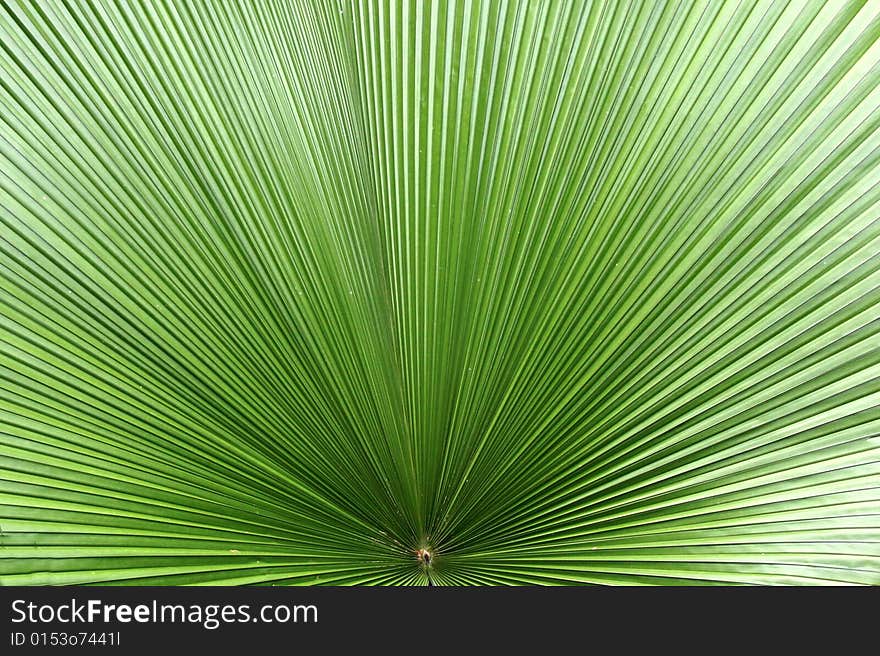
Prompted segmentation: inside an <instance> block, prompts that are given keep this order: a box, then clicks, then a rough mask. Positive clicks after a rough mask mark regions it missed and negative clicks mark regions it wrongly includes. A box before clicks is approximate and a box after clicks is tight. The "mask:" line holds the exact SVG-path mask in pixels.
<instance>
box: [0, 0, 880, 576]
mask: <svg viewBox="0 0 880 656" xmlns="http://www.w3.org/2000/svg"><path fill="white" fill-rule="evenodd" d="M0 35H2V46H0V70H2V77H0V349H2V350H0V583H2V584H6V585H11V584H25V585H30V584H86V583H99V584H122V585H131V584H261V585H270V584H277V585H283V584H424V583H426V582H427V578H428V576H427V575H428V574H430V575H431V578H432V579H433V581H434V582H435V583H437V584H441V585H442V584H452V585H465V584H590V583H600V584H691V585H693V584H749V583H750V584H878V583H880V437H878V436H880V336H878V333H880V218H878V217H880V3H878V2H874V1H867V2H866V1H864V0H860V1H854V2H853V1H850V2H845V1H842V0H841V1H837V0H834V1H831V2H828V3H823V2H819V1H818V0H809V1H806V2H791V3H788V2H780V1H774V2H733V1H731V2H721V1H715V0H701V1H699V2H674V1H667V2H644V1H642V0H633V1H632V2H625V1H620V2H617V1H597V2H582V1H580V0H560V1H555V0H554V1H551V0H547V1H541V0H536V1H527V0H522V1H516V0H491V1H490V0H487V1H485V2H471V1H465V0H460V1H457V2H456V1H449V2H445V1H435V2H420V1H418V0H412V1H407V2H399V1H397V0H394V1H390V0H385V1H383V0H376V1H375V2H361V1H356V2H352V1H350V0H326V1H320V0H309V1H306V0H303V1H293V0H290V1H284V0H260V1H256V0H247V1H245V0H240V1H237V2H226V1H220V0H217V1H215V2H212V1H210V0H198V1H195V0H194V1H189V0H179V1H172V2H169V1H167V0H162V1H160V0H152V1H141V0H103V1H94V0H75V1H73V2H60V1H50V0H31V1H28V0H5V1H4V2H3V3H2V7H0ZM423 547H424V548H428V549H430V550H431V551H432V553H433V554H434V558H433V562H432V566H431V570H430V571H428V570H426V569H425V567H424V565H422V564H421V563H420V561H419V559H418V558H417V556H416V553H417V550H418V549H420V548H423Z"/></svg>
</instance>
